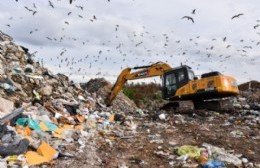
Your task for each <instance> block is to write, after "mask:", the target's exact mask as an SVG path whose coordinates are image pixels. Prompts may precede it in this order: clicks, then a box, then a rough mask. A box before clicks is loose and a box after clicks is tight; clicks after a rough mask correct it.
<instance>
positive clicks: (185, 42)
mask: <svg viewBox="0 0 260 168" xmlns="http://www.w3.org/2000/svg"><path fill="white" fill-rule="evenodd" d="M16 1H17V2H18V0H16ZM73 1H75V0H69V4H71V5H73ZM108 2H110V0H108ZM48 6H49V7H50V8H55V4H54V3H53V2H52V1H50V0H49V1H48ZM74 7H75V8H77V9H79V10H80V11H84V9H85V8H84V6H80V5H75V6H74ZM24 8H25V9H26V10H27V11H28V12H30V13H32V16H35V15H36V14H37V12H38V11H37V8H38V7H37V6H36V4H35V3H33V4H32V7H28V6H25V7H24ZM196 12H197V10H196V9H193V10H192V11H191V15H186V16H183V17H181V18H180V19H187V20H188V21H191V22H192V23H195V20H194V17H192V16H195V15H196ZM73 13H74V12H73ZM73 13H72V11H68V12H67V13H66V15H67V17H70V16H71V15H72V14H73ZM243 15H244V14H243V13H239V14H236V15H234V16H232V17H231V20H233V19H239V17H241V16H243ZM74 16H77V17H78V18H79V19H84V18H85V17H84V16H83V15H82V14H76V15H74ZM12 18H13V17H11V18H9V20H11V19H12ZM97 20H98V17H97V16H96V15H95V14H93V15H92V16H91V18H89V21H90V22H95V21H97ZM259 23H260V20H256V24H255V25H254V26H253V29H258V27H259V26H260V24H259ZM64 24H65V25H67V26H69V25H70V22H69V21H68V20H65V21H64ZM6 26H8V27H11V25H10V24H7V25H6ZM65 29H66V28H62V30H65ZM113 29H114V33H113V34H114V38H113V39H110V40H106V41H103V42H102V43H101V44H100V49H99V50H98V51H97V53H96V54H94V55H93V53H92V54H90V53H85V54H84V55H85V56H81V57H76V56H71V55H68V54H66V53H67V52H68V51H69V50H70V49H69V48H63V49H62V50H61V51H60V53H59V55H57V56H56V57H50V58H49V59H50V60H46V59H43V60H42V61H41V62H43V61H46V62H47V61H53V62H57V65H56V66H57V67H59V68H64V67H67V68H68V69H69V74H67V75H73V74H82V78H83V79H85V78H86V77H87V76H88V75H89V74H92V75H102V76H108V75H111V76H117V75H118V74H109V73H108V72H103V67H104V65H105V64H112V66H114V67H116V66H120V67H121V69H123V68H126V67H127V66H128V65H129V64H135V62H141V63H143V64H142V65H145V64H151V63H154V62H156V61H152V60H154V57H155V59H157V60H158V58H159V61H163V62H168V63H169V64H171V63H172V61H174V62H175V63H176V61H175V60H176V57H179V58H185V59H182V60H183V62H182V63H184V64H188V65H189V64H191V65H193V66H196V69H198V70H199V69H200V68H201V67H202V62H201V61H198V60H204V61H205V60H207V61H208V62H216V61H218V62H219V66H220V67H222V69H223V71H224V70H225V69H227V64H224V62H228V61H230V59H231V58H232V57H233V55H232V54H226V53H232V52H229V51H230V48H232V43H230V42H228V37H227V36H225V37H221V38H219V37H218V38H212V39H211V40H209V41H210V42H209V43H208V44H207V45H206V47H205V44H201V41H200V38H204V37H201V36H194V37H191V38H189V39H182V40H180V39H175V35H174V32H173V31H172V32H170V33H163V34H162V35H161V36H160V37H157V36H156V35H154V34H152V33H151V32H149V31H148V30H147V28H146V27H145V26H142V29H143V32H141V33H140V32H136V31H133V32H132V33H131V34H128V35H127V38H128V42H122V41H120V36H119V35H120V33H119V31H120V25H119V24H116V25H114V28H113ZM37 31H39V28H34V29H32V30H30V31H29V34H33V33H35V32H37ZM256 33H257V34H258V35H260V33H259V32H256ZM46 39H47V40H49V41H50V42H53V43H58V42H59V43H61V46H62V43H63V42H64V41H70V42H71V41H72V42H74V43H77V44H79V43H80V44H81V45H82V48H83V49H84V48H85V49H86V48H88V46H90V45H93V44H91V40H80V39H78V38H76V37H72V36H69V35H67V34H64V35H63V36H61V37H51V36H46ZM145 39H146V40H153V41H157V40H158V39H160V40H162V43H161V49H160V50H159V51H158V50H156V49H154V48H152V47H149V46H147V45H146V40H145ZM219 42H222V43H221V45H220V44H219ZM244 42H247V44H245V45H243V43H244ZM240 43H241V48H237V47H234V48H233V50H234V51H235V52H236V53H237V54H239V55H240V56H241V57H247V58H248V61H250V62H251V63H252V64H253V62H254V61H255V59H254V58H250V56H249V53H250V50H252V48H253V47H254V46H258V45H259V44H260V41H255V40H250V41H249V40H243V39H241V40H240ZM248 43H250V45H248ZM218 45H219V46H218ZM222 45H223V46H224V48H225V49H226V50H227V52H226V53H218V54H217V52H216V51H214V50H215V49H216V48H220V47H222V48H223V46H222ZM172 46H174V50H175V51H173V50H169V48H171V47H172ZM202 47H204V48H202ZM167 50H168V51H171V53H170V54H169V52H167ZM136 51H138V52H136ZM139 51H142V55H145V56H140V55H139V54H138V53H139ZM35 53H37V51H36V52H35ZM114 54H116V55H118V56H117V57H114V56H113V55H114ZM162 55H164V56H165V57H162ZM193 55H196V56H197V57H196V58H198V59H197V61H196V60H195V59H193ZM160 58H164V59H165V60H162V59H160ZM124 65H125V66H124ZM94 68H95V70H94ZM210 70H212V71H213V69H210ZM91 72H95V73H91ZM118 73H119V72H118ZM244 73H245V74H247V72H246V71H245V72H244Z"/></svg>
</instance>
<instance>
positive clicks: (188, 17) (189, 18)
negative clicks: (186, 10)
mask: <svg viewBox="0 0 260 168" xmlns="http://www.w3.org/2000/svg"><path fill="white" fill-rule="evenodd" d="M184 18H187V19H188V20H191V21H192V23H194V20H193V18H192V17H190V16H183V17H182V19H184Z"/></svg>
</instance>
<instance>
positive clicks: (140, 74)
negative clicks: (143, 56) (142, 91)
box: [107, 62, 172, 105]
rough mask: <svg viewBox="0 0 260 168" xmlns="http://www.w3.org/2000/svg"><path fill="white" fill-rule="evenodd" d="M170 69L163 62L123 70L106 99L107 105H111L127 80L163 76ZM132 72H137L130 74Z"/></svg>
mask: <svg viewBox="0 0 260 168" xmlns="http://www.w3.org/2000/svg"><path fill="white" fill-rule="evenodd" d="M171 69H172V67H171V66H170V65H168V64H166V63H163V62H157V63H154V64H151V65H148V66H140V67H134V68H125V69H124V70H123V71H122V72H121V73H120V75H119V76H118V78H117V81H116V83H115V84H114V86H113V88H112V90H111V93H110V95H109V97H108V100H107V104H108V105H111V103H112V101H113V100H114V98H115V97H116V96H117V94H118V93H119V91H120V90H121V89H122V88H123V86H124V84H125V83H126V82H127V80H135V79H143V78H149V77H154V76H160V75H163V74H164V72H165V71H167V70H171ZM132 70H138V71H135V72H132V73H131V71H132Z"/></svg>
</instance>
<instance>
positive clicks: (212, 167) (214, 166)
mask: <svg viewBox="0 0 260 168" xmlns="http://www.w3.org/2000/svg"><path fill="white" fill-rule="evenodd" d="M202 168H226V166H225V164H224V163H223V162H220V161H216V160H210V161H208V162H207V163H204V164H203V165H202Z"/></svg>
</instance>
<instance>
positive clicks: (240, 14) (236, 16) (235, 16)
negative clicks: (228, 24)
mask: <svg viewBox="0 0 260 168" xmlns="http://www.w3.org/2000/svg"><path fill="white" fill-rule="evenodd" d="M242 15H244V14H243V13H239V14H237V15H234V16H233V17H232V18H231V20H232V19H235V18H238V17H239V16H242Z"/></svg>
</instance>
